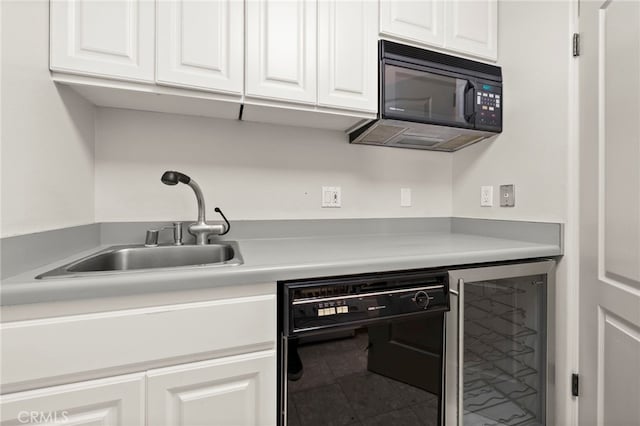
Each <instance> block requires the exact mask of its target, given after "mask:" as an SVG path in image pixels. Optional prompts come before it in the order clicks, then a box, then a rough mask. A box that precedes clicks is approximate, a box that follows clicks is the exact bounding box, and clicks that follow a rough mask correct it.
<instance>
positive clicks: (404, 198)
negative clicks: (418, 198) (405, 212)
mask: <svg viewBox="0 0 640 426" xmlns="http://www.w3.org/2000/svg"><path fill="white" fill-rule="evenodd" d="M400 207H411V188H400Z"/></svg>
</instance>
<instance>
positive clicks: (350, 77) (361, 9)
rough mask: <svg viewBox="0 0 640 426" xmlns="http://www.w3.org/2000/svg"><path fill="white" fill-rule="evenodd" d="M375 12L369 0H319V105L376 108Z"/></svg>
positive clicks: (374, 7)
mask: <svg viewBox="0 0 640 426" xmlns="http://www.w3.org/2000/svg"><path fill="white" fill-rule="evenodd" d="M377 15H378V8H377V4H376V3H375V2H372V1H370V0H320V1H319V2H318V105H321V106H328V107H336V108H344V109H353V110H361V111H370V112H376V111H377V109H378V106H377V103H378V72H377V71H378V47H377V45H378V43H377V40H378V16H377Z"/></svg>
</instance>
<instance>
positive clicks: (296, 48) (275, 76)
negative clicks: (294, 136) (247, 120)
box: [246, 0, 317, 104]
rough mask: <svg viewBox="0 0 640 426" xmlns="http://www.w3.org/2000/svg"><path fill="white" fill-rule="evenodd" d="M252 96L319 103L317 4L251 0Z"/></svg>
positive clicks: (308, 0)
mask: <svg viewBox="0 0 640 426" xmlns="http://www.w3.org/2000/svg"><path fill="white" fill-rule="evenodd" d="M246 8H247V26H246V28H247V43H246V64H247V66H246V95H247V96H251V97H258V98H268V99H274V100H285V101H289V102H299V103H308V104H315V103H316V99H317V96H316V91H317V86H316V56H317V50H316V2H315V1H312V0H247V2H246Z"/></svg>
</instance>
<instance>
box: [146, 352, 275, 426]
mask: <svg viewBox="0 0 640 426" xmlns="http://www.w3.org/2000/svg"><path fill="white" fill-rule="evenodd" d="M147 376H148V382H147V389H148V394H149V398H148V407H147V412H148V413H149V424H150V425H155V426H161V425H174V426H189V425H205V424H206V425H234V426H244V425H272V424H274V423H275V420H276V397H275V395H276V387H277V384H276V358H275V351H264V352H256V353H251V354H246V355H239V356H233V357H228V358H221V359H216V360H211V361H204V362H197V363H192V364H185V365H179V366H176V367H169V368H162V369H157V370H150V371H148V372H147Z"/></svg>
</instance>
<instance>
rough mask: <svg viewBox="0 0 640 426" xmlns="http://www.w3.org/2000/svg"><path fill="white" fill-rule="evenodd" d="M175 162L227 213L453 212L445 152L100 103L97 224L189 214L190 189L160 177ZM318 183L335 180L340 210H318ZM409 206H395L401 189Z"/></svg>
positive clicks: (244, 216) (298, 215) (279, 215)
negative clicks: (367, 143) (410, 198)
mask: <svg viewBox="0 0 640 426" xmlns="http://www.w3.org/2000/svg"><path fill="white" fill-rule="evenodd" d="M169 169H175V170H179V171H182V172H184V173H186V174H188V175H190V176H191V177H193V178H194V179H195V180H196V181H197V182H198V183H199V184H200V186H201V187H202V189H203V192H204V194H205V198H206V201H207V203H208V212H209V218H215V213H214V212H213V207H215V206H220V207H221V208H222V209H223V210H224V212H225V214H226V215H227V216H228V217H229V218H230V219H236V220H237V219H274V218H278V219H288V218H296V219H298V218H338V217H340V218H353V217H406V216H450V215H451V170H452V157H451V155H448V154H446V153H436V152H426V151H414V150H403V149H391V148H380V147H371V146H362V145H350V144H349V143H348V142H347V138H346V136H345V134H344V133H342V132H336V131H328V130H315V129H305V128H296V127H288V126H277V125H269V124H259V123H248V122H239V121H233V120H217V119H210V118H201V117H189V116H179V115H169V114H161V113H149V112H137V111H127V110H120V109H110V108H99V109H98V110H97V118H96V169H95V172H96V189H95V190H96V193H95V195H96V221H98V222H101V221H135V220H141V221H142V220H171V219H181V220H193V219H195V217H196V203H195V198H194V196H193V193H192V191H191V189H190V188H188V187H186V186H184V185H180V186H178V187H169V186H166V185H163V184H162V183H161V182H160V176H161V174H162V172H163V171H165V170H169ZM323 185H329V186H341V187H342V204H343V207H342V208H340V209H327V208H321V207H320V198H321V197H320V192H321V187H322V186H323ZM401 187H409V188H412V192H413V206H412V207H400V188H401Z"/></svg>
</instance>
